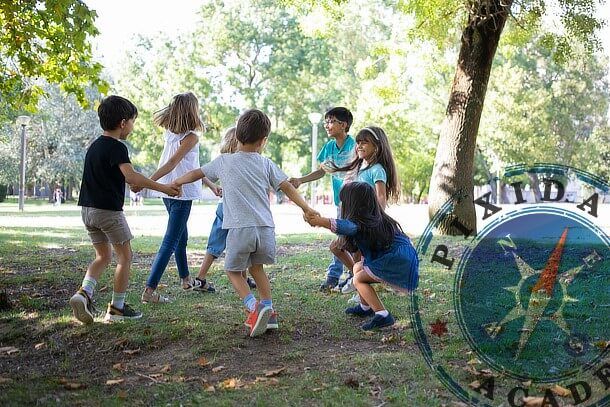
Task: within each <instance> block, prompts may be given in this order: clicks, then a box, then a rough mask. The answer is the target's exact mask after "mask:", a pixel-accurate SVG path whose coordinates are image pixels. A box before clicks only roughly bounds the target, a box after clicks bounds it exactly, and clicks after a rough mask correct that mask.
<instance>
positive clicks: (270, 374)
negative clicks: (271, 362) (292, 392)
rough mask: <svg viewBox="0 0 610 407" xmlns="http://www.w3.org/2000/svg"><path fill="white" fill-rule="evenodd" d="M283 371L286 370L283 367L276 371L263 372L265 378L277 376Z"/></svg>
mask: <svg viewBox="0 0 610 407" xmlns="http://www.w3.org/2000/svg"><path fill="white" fill-rule="evenodd" d="M284 370H286V368H285V367H280V368H278V369H271V370H265V376H266V377H273V376H277V375H279V374H280V373H282V372H283V371H284Z"/></svg>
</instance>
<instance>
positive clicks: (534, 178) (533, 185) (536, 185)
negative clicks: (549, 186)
mask: <svg viewBox="0 0 610 407" xmlns="http://www.w3.org/2000/svg"><path fill="white" fill-rule="evenodd" d="M527 176H528V178H529V179H530V189H531V190H532V195H534V201H535V202H536V203H538V202H542V192H541V191H540V180H539V179H538V174H536V173H530V172H528V173H527Z"/></svg>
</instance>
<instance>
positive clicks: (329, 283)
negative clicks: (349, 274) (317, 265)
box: [320, 277, 339, 291]
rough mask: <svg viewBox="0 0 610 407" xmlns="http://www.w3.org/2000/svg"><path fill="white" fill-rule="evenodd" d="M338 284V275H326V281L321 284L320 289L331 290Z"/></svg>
mask: <svg viewBox="0 0 610 407" xmlns="http://www.w3.org/2000/svg"><path fill="white" fill-rule="evenodd" d="M337 284H339V279H338V278H337V277H326V281H324V282H323V283H322V284H321V285H320V291H330V290H332V289H333V288H335V287H336V286H337Z"/></svg>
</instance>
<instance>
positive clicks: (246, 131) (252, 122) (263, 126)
mask: <svg viewBox="0 0 610 407" xmlns="http://www.w3.org/2000/svg"><path fill="white" fill-rule="evenodd" d="M270 131H271V120H269V118H268V117H267V115H266V114H265V113H263V112H261V111H260V110H258V109H249V110H246V111H245V112H244V113H243V114H242V115H241V116H239V119H238V120H237V127H236V129H235V137H236V138H237V140H239V141H240V142H241V143H242V144H252V143H256V142H257V141H260V140H262V139H264V138H265V137H268V136H269V132H270Z"/></svg>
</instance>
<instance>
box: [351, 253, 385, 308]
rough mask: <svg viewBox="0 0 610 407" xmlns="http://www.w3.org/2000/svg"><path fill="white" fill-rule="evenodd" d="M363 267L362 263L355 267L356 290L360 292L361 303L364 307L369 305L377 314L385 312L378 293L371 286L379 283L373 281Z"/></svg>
mask: <svg viewBox="0 0 610 407" xmlns="http://www.w3.org/2000/svg"><path fill="white" fill-rule="evenodd" d="M363 267H364V266H363V262H362V261H360V262H358V263H356V265H355V266H354V273H355V274H354V285H355V286H356V290H358V294H359V295H360V299H361V302H362V304H364V305H369V306H370V307H371V308H372V309H373V311H375V312H377V311H383V310H384V309H385V307H384V306H383V304H382V303H381V301H380V300H379V297H378V296H377V292H376V291H375V289H374V288H373V287H372V286H371V283H377V282H378V281H376V280H374V279H372V278H371V277H370V276H369V275H368V274H367V273H366V272H365V271H364V268H363Z"/></svg>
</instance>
